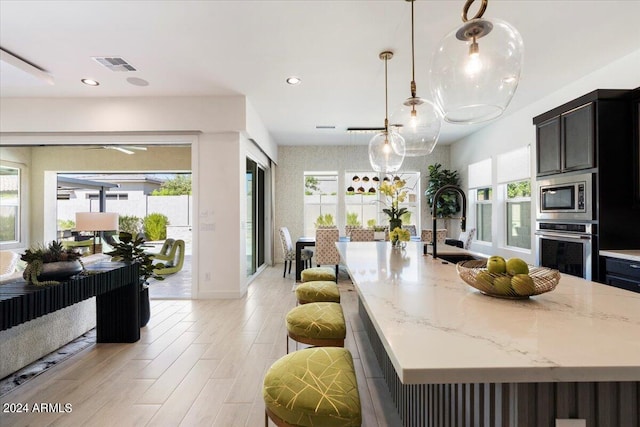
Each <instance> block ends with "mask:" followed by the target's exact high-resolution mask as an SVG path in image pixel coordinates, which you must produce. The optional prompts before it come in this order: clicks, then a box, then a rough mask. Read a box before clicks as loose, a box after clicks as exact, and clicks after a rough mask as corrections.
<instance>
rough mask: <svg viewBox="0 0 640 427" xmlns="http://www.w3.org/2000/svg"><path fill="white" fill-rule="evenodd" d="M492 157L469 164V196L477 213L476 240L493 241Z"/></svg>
mask: <svg viewBox="0 0 640 427" xmlns="http://www.w3.org/2000/svg"><path fill="white" fill-rule="evenodd" d="M491 167H492V162H491V159H485V160H481V161H479V162H476V163H472V164H470V165H469V196H470V199H471V206H472V208H470V210H471V209H473V210H472V212H474V213H475V216H476V218H475V226H476V240H478V241H482V242H492V241H493V236H492V234H491V221H492V217H493V190H492V186H491Z"/></svg>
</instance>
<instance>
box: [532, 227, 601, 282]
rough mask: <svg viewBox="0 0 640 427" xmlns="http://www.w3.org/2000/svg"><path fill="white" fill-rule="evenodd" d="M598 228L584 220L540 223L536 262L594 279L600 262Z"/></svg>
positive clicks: (537, 235)
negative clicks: (598, 256)
mask: <svg viewBox="0 0 640 427" xmlns="http://www.w3.org/2000/svg"><path fill="white" fill-rule="evenodd" d="M595 228H596V226H595V225H593V224H584V223H555V222H551V223H549V222H538V225H537V229H536V240H537V242H536V248H537V249H538V251H537V254H536V264H537V265H541V266H543V267H549V268H555V269H556V270H558V271H560V273H565V274H571V275H572V276H578V277H582V278H584V279H587V280H592V278H593V273H594V271H595V270H596V269H597V267H596V265H594V263H597V262H598V260H597V254H595V253H594V249H595V248H597V235H596V234H595Z"/></svg>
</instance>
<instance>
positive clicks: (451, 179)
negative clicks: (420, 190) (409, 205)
mask: <svg viewBox="0 0 640 427" xmlns="http://www.w3.org/2000/svg"><path fill="white" fill-rule="evenodd" d="M445 185H455V186H459V185H460V177H459V176H458V171H451V170H448V169H442V165H441V164H440V163H436V164H434V165H429V183H428V184H427V189H426V190H425V192H424V195H425V196H426V197H427V203H428V204H429V206H430V207H431V212H432V214H433V209H434V206H433V196H435V194H436V192H437V191H438V189H440V187H443V186H445ZM435 208H436V216H437V217H439V218H450V217H452V216H454V215H455V213H456V212H458V211H460V204H459V203H458V195H457V193H455V192H453V191H445V192H444V193H442V195H441V196H440V197H439V199H438V204H437V206H436V207H435Z"/></svg>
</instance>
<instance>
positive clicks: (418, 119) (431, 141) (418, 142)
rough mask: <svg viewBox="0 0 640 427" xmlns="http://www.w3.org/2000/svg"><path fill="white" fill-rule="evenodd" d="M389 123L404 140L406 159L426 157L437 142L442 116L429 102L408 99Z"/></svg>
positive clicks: (419, 99)
mask: <svg viewBox="0 0 640 427" xmlns="http://www.w3.org/2000/svg"><path fill="white" fill-rule="evenodd" d="M391 123H393V125H392V127H393V128H397V129H398V132H399V133H400V135H402V137H403V138H404V141H405V155H406V156H407V157H417V156H426V155H427V154H431V152H432V151H433V149H434V148H435V146H436V143H437V142H438V137H439V136H440V126H441V124H442V114H441V113H440V110H439V109H438V107H437V106H436V105H434V104H433V103H432V102H431V101H428V100H426V99H422V98H409V99H408V100H407V101H406V102H405V103H404V104H403V105H402V106H401V107H400V108H399V109H398V110H397V111H395V112H394V113H393V114H392V115H391ZM396 125H401V126H398V127H397V126H396Z"/></svg>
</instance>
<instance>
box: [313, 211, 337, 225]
mask: <svg viewBox="0 0 640 427" xmlns="http://www.w3.org/2000/svg"><path fill="white" fill-rule="evenodd" d="M314 225H315V227H316V228H318V227H330V226H332V225H335V223H334V221H333V215H331V214H329V213H328V214H324V215H322V214H320V215H319V216H318V218H317V219H316V222H315V223H314Z"/></svg>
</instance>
